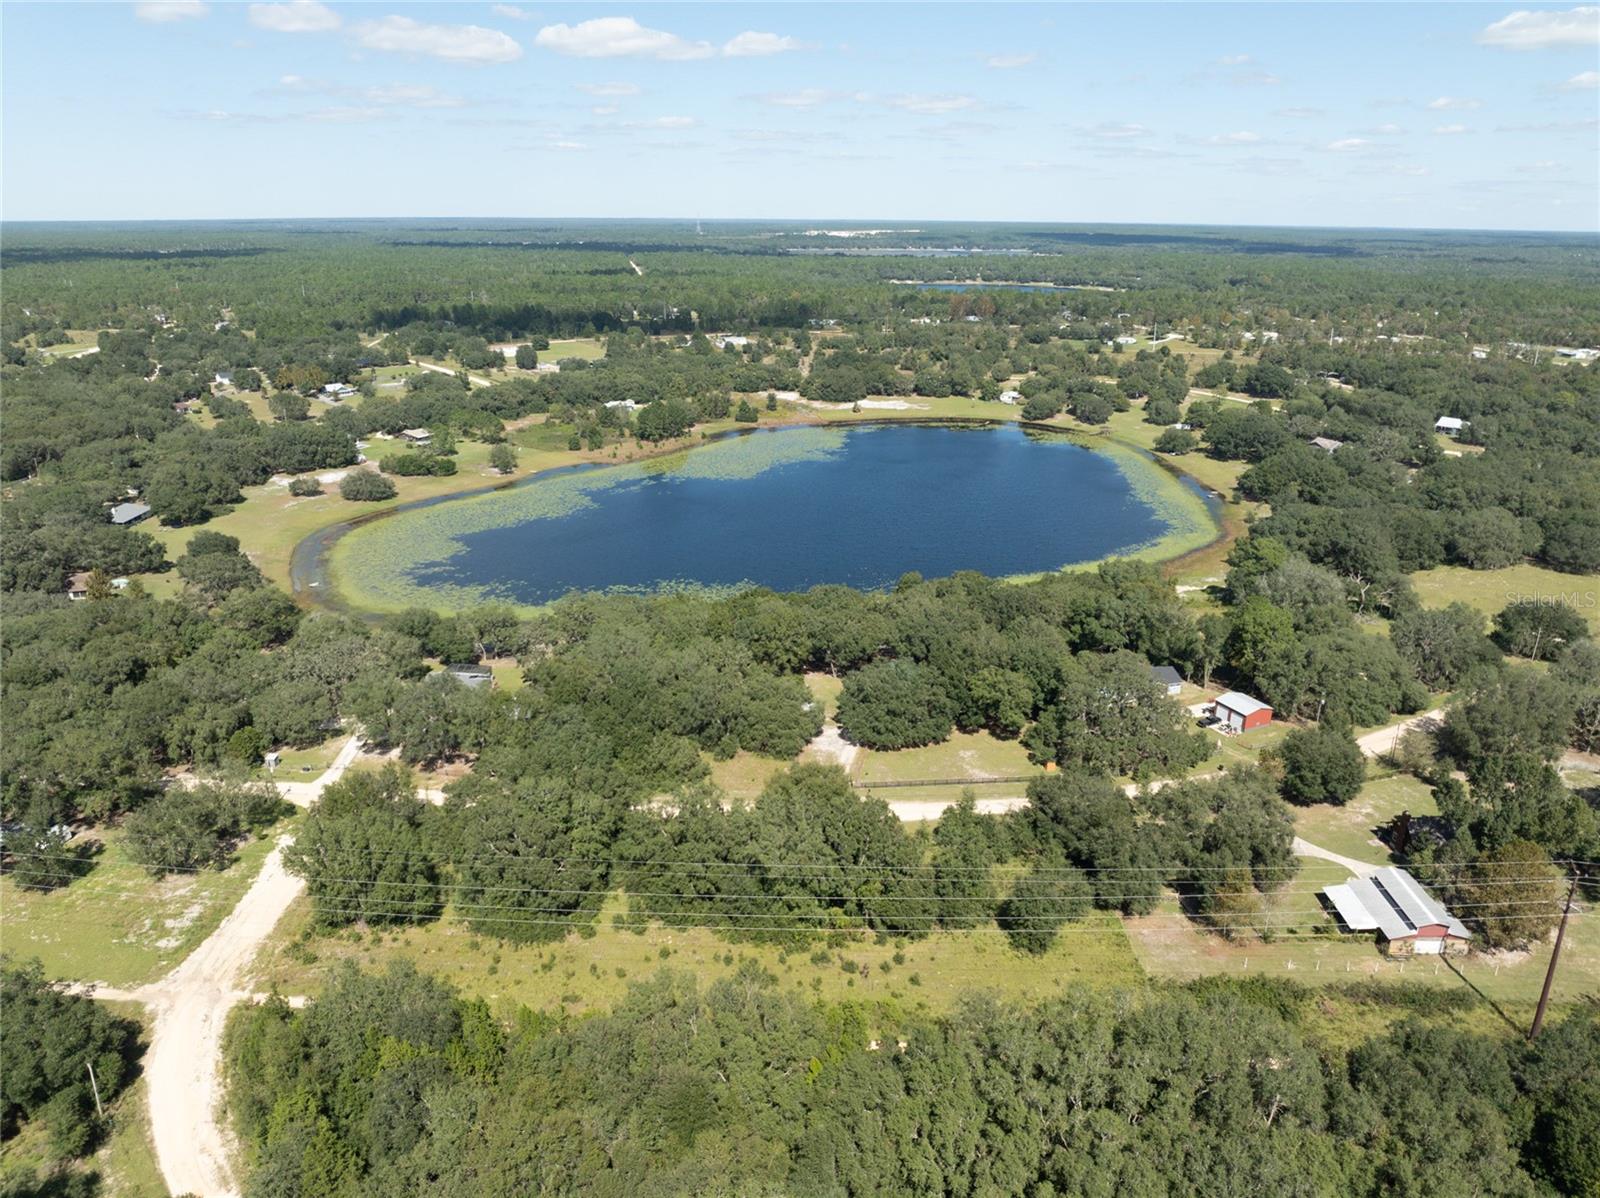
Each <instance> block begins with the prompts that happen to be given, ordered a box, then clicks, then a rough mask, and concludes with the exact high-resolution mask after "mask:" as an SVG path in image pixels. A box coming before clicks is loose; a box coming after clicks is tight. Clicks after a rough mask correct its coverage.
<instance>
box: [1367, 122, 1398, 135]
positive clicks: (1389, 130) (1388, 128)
mask: <svg viewBox="0 0 1600 1198" xmlns="http://www.w3.org/2000/svg"><path fill="white" fill-rule="evenodd" d="M1368 132H1369V133H1372V134H1374V135H1375V136H1377V137H1394V136H1395V135H1396V134H1399V133H1404V132H1405V129H1404V128H1402V127H1401V126H1399V125H1397V124H1395V123H1394V122H1393V121H1385V122H1384V123H1383V124H1381V125H1374V126H1373V127H1372V128H1371V129H1369V130H1368Z"/></svg>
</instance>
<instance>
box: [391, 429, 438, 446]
mask: <svg viewBox="0 0 1600 1198" xmlns="http://www.w3.org/2000/svg"><path fill="white" fill-rule="evenodd" d="M399 435H400V439H401V440H402V441H410V442H411V444H413V445H427V444H428V443H429V442H430V441H432V440H433V434H432V433H430V432H429V431H428V430H427V429H425V428H403V429H401V430H400V434H399Z"/></svg>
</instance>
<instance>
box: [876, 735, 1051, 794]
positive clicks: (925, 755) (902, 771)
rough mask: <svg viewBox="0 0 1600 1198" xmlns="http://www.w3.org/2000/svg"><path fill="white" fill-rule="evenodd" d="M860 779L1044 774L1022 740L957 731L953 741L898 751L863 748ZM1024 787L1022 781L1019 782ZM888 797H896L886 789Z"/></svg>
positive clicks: (956, 778)
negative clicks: (1030, 759) (1031, 758)
mask: <svg viewBox="0 0 1600 1198" xmlns="http://www.w3.org/2000/svg"><path fill="white" fill-rule="evenodd" d="M851 772H852V775H853V777H854V779H855V780H856V781H857V782H860V783H863V784H867V785H871V784H875V783H886V782H954V783H968V782H984V781H988V780H991V779H994V778H1017V777H1033V776H1034V775H1041V776H1042V774H1043V772H1044V771H1043V770H1041V769H1040V768H1039V767H1038V766H1036V765H1034V764H1033V763H1032V762H1030V761H1029V760H1028V751H1027V750H1026V749H1024V748H1023V747H1022V744H1021V743H1020V742H1019V741H1014V740H1000V739H998V738H996V737H994V736H991V735H990V734H989V733H987V732H955V733H952V734H951V736H950V739H949V740H946V741H944V742H942V743H941V744H937V745H925V746H923V747H922V748H919V749H900V750H898V751H896V752H881V751H878V750H874V749H864V750H862V752H861V754H860V756H858V757H857V758H856V764H855V768H854V770H852V771H851ZM1016 785H1018V786H1021V785H1022V784H1021V783H1018V784H1016ZM885 795H886V797H894V796H893V795H891V794H889V791H887V790H886V791H885Z"/></svg>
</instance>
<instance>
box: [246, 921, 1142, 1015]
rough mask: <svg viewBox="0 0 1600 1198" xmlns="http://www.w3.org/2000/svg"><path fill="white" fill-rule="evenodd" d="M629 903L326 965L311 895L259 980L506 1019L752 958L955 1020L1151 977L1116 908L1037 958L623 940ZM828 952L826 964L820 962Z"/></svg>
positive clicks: (401, 941)
mask: <svg viewBox="0 0 1600 1198" xmlns="http://www.w3.org/2000/svg"><path fill="white" fill-rule="evenodd" d="M625 908H626V900H625V899H624V898H623V897H622V896H621V895H612V896H611V897H610V898H609V899H608V900H607V902H606V906H605V908H604V909H603V911H602V913H601V917H600V919H599V920H598V921H597V923H596V932H595V935H594V936H592V937H590V938H587V939H586V938H584V937H582V936H579V935H578V934H576V933H573V934H571V935H568V936H567V937H566V938H565V939H563V940H560V941H558V942H555V943H552V944H533V945H514V944H509V943H504V942H501V941H499V940H496V939H494V938H493V937H491V936H484V935H480V934H479V933H476V932H474V931H473V930H472V929H471V928H469V927H467V926H466V925H464V924H462V923H459V922H457V921H456V920H454V919H453V918H452V917H450V916H449V915H448V914H447V915H446V918H445V919H444V920H442V921H440V922H438V923H434V924H425V925H421V926H416V927H407V928H404V929H402V930H400V931H397V932H390V933H386V934H385V933H373V934H360V933H347V934H343V935H335V936H327V937H318V938H315V939H312V940H311V941H310V942H309V949H310V952H311V953H312V954H314V956H315V960H312V961H307V960H305V959H304V957H305V954H304V952H302V951H293V950H291V945H292V942H293V941H294V939H295V937H297V936H298V935H299V933H300V931H301V929H303V928H304V927H306V926H307V924H308V922H309V918H310V906H309V903H308V902H307V900H305V899H300V900H297V901H296V904H295V906H294V907H293V908H291V910H290V913H289V915H288V916H287V917H286V918H285V919H284V920H283V922H281V923H280V924H279V926H278V931H277V933H276V934H275V936H274V939H273V940H272V941H270V942H269V943H268V945H267V946H266V947H265V948H264V950H263V952H262V955H261V956H260V957H259V958H258V959H257V961H256V964H255V966H254V968H253V981H254V984H255V985H256V986H257V987H259V988H262V989H268V988H273V987H275V988H276V989H277V990H278V991H279V992H281V993H283V994H315V993H316V992H317V991H318V990H319V989H320V988H321V986H322V984H323V981H324V980H325V979H326V978H327V977H328V976H329V975H330V974H331V972H332V971H333V970H334V969H335V968H337V966H338V964H339V963H340V962H341V961H344V960H353V961H355V962H357V963H358V964H360V965H361V966H362V967H363V968H365V969H375V968H382V967H383V965H384V964H385V963H386V962H388V961H391V960H396V959H405V960H410V961H413V962H415V963H416V965H417V967H418V968H419V969H422V970H424V971H425V972H428V973H433V974H436V975H438V976H439V977H441V978H444V979H445V980H446V981H449V982H452V983H454V984H455V985H456V986H458V987H460V988H461V990H462V991H463V992H465V993H467V994H470V995H477V996H481V997H483V998H484V999H486V1000H487V1001H489V1002H490V1003H491V1004H492V1005H493V1006H494V1007H495V1008H496V1009H497V1010H500V1011H505V1010H507V1009H509V1008H511V1007H514V1006H515V1005H517V1004H525V1005H527V1006H529V1007H532V1008H534V1009H536V1010H553V1009H556V1008H565V1009H566V1010H568V1011H572V1012H583V1011H592V1010H603V1009H606V1008H608V1007H611V1006H613V1005H615V1004H616V1003H617V1002H618V1000H620V999H621V998H622V997H623V996H624V995H625V994H626V992H627V988H628V986H629V985H630V984H632V983H635V982H639V981H643V980H645V979H647V978H649V977H650V976H651V975H653V974H654V973H656V972H657V971H658V970H660V969H663V968H667V969H678V970H687V971H689V972H691V973H693V974H694V975H695V976H696V977H697V978H699V979H700V982H701V984H702V985H704V984H706V983H709V982H711V981H713V980H715V979H717V978H721V977H726V976H728V975H730V974H732V973H733V972H734V971H735V970H736V969H737V968H738V967H739V965H740V963H741V962H742V961H755V962H757V963H758V964H760V965H761V966H762V967H763V968H765V969H767V970H769V971H770V972H771V973H772V974H773V975H774V976H775V977H777V979H778V983H779V985H780V986H782V987H783V988H784V989H786V990H791V991H793V992H794V993H795V994H796V995H799V996H809V997H813V998H817V999H821V1000H824V1001H829V1002H839V1001H843V1000H849V999H892V1000H894V1001H896V1002H899V1003H902V1004H904V1005H905V1006H907V1007H910V1008H925V1009H927V1010H930V1011H947V1010H949V1009H950V1008H951V1007H952V1006H953V1005H954V1004H955V1003H956V1002H957V1001H958V1000H959V999H960V997H961V996H962V995H963V994H967V993H970V992H973V991H987V992H992V993H997V994H1000V995H1002V996H1004V997H1007V998H1012V999H1017V1000H1021V1001H1030V1002H1031V1001H1036V1000H1038V999H1041V998H1046V997H1048V996H1050V995H1052V994H1056V993H1058V992H1059V991H1060V990H1061V989H1062V988H1063V987H1065V986H1068V985H1071V984H1073V983H1091V984H1096V985H1134V984H1137V983H1138V982H1139V981H1140V980H1141V976H1142V975H1141V973H1140V970H1139V966H1138V964H1137V963H1136V962H1135V960H1134V957H1133V953H1132V951H1131V949H1130V947H1129V944H1128V938H1127V936H1126V935H1125V934H1124V933H1123V929H1122V924H1121V921H1120V920H1119V919H1118V918H1117V917H1116V916H1115V915H1108V914H1106V913H1103V912H1093V913H1091V914H1090V915H1089V916H1088V917H1087V918H1085V919H1084V920H1083V921H1082V922H1080V923H1076V924H1070V925H1068V926H1067V927H1065V928H1063V929H1062V931H1061V934H1060V936H1059V937H1058V939H1057V941H1056V944H1055V945H1054V946H1053V947H1052V948H1051V949H1050V951H1049V952H1046V953H1044V954H1042V955H1041V956H1038V957H1033V956H1029V955H1026V954H1023V953H1019V952H1017V951H1016V950H1014V949H1013V948H1011V946H1010V944H1009V943H1008V942H1007V940H1006V938H1005V936H1004V935H1003V934H1002V933H1001V932H1000V931H999V929H997V928H995V927H994V926H993V925H992V924H991V925H990V926H989V927H986V928H980V929H975V930H972V931H965V932H936V933H934V934H933V935H931V936H928V937H925V938H922V939H909V940H907V939H899V940H892V939H884V940H881V941H880V940H879V939H878V938H877V937H875V936H873V935H871V934H869V933H860V934H855V933H851V934H836V935H835V937H834V938H833V940H831V941H828V942H825V941H824V940H823V939H822V938H820V937H819V938H817V939H815V940H814V941H813V942H812V943H810V944H807V945H805V946H804V947H789V948H787V949H780V948H777V947H774V946H770V945H752V944H735V943H732V942H729V941H727V940H725V939H723V938H722V937H720V936H719V935H717V934H716V933H715V932H712V931H708V930H703V929H692V930H689V931H668V930H666V929H664V928H661V927H651V928H649V929H647V930H646V931H644V932H643V933H637V932H632V931H622V930H619V929H617V928H616V927H614V926H613V925H612V924H611V916H612V915H613V914H615V913H618V912H621V911H623V910H625ZM286 950H291V951H286ZM824 950H825V951H826V953H827V957H826V959H821V958H819V959H817V960H813V955H814V954H818V953H819V952H821V951H824ZM897 954H899V955H900V957H901V959H900V960H899V961H897V960H896V959H895V958H896V955H897ZM297 957H298V958H300V959H296V958H297ZM846 963H848V964H849V968H848V970H847V968H846ZM863 966H864V967H865V969H864V971H863V968H862V967H863Z"/></svg>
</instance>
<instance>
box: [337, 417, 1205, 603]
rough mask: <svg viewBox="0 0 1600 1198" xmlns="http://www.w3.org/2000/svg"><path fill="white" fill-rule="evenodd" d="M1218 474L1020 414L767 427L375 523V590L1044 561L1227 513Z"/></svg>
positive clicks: (414, 596) (826, 577) (386, 597)
mask: <svg viewBox="0 0 1600 1198" xmlns="http://www.w3.org/2000/svg"><path fill="white" fill-rule="evenodd" d="M1200 495H1201V492H1200V491H1199V490H1198V489H1197V488H1195V487H1193V486H1192V485H1191V484H1189V483H1187V482H1186V481H1179V480H1178V479H1175V478H1173V477H1171V476H1170V475H1167V474H1165V473H1164V472H1163V471H1161V470H1160V468H1159V467H1158V466H1156V465H1155V464H1154V463H1153V462H1150V461H1149V460H1148V459H1146V458H1143V457H1142V456H1140V455H1138V454H1135V453H1133V452H1132V451H1127V450H1124V451H1120V452H1119V453H1118V454H1117V455H1116V456H1113V455H1111V454H1108V453H1103V452H1099V451H1096V450H1091V449H1087V448H1084V447H1082V446H1080V445H1078V444H1075V443H1073V442H1071V441H1069V440H1067V439H1066V438H1064V437H1060V436H1053V435H1048V434H1047V435H1043V436H1038V435H1033V434H1030V433H1028V432H1026V431H1024V430H1023V429H1021V428H1018V427H1016V426H1015V425H1001V426H994V427H976V428H973V427H968V428H962V427H951V426H932V425H893V426H891V425H871V426H855V427H848V428H839V427H833V428H827V429H817V428H795V429H779V430H771V431H757V432H752V433H749V434H745V435H743V436H740V437H737V438H728V439H725V440H722V441H719V442H715V443H713V444H710V445H708V446H706V447H703V448H699V449H695V450H692V451H690V452H689V453H687V454H683V455H679V456H678V457H677V458H675V459H667V460H666V461H664V462H662V463H646V464H629V465H622V466H611V467H599V468H592V467H591V468H579V469H576V470H565V471H556V472H552V473H551V474H548V475H542V476H539V477H537V478H534V479H531V480H529V481H528V482H526V483H524V484H519V485H518V486H515V487H512V488H510V489H507V490H502V491H498V492H495V493H493V494H490V495H480V496H476V497H465V498H458V499H451V500H447V501H444V502H442V503H435V504H431V505H426V506H419V507H418V508H416V509H413V510H411V511H401V512H399V513H397V514H396V515H394V516H393V517H390V518H386V519H383V520H379V521H375V522H373V523H372V524H370V525H368V526H365V527H363V528H360V529H357V530H356V531H355V532H354V533H353V534H352V535H351V537H350V541H351V544H350V545H349V547H348V548H349V556H348V557H347V558H344V559H337V558H336V561H337V563H338V564H337V572H338V574H339V576H340V579H341V581H340V584H339V585H340V586H341V587H343V586H345V585H346V584H348V585H349V586H350V588H351V590H350V592H349V594H350V597H351V598H352V600H354V601H355V602H357V604H358V605H361V604H372V605H385V606H400V605H404V604H406V603H408V602H430V601H436V600H442V602H436V603H435V605H439V606H446V607H450V606H459V605H461V604H463V603H465V602H468V601H471V600H472V599H482V598H487V597H493V598H500V599H509V600H512V601H515V602H519V603H524V604H541V603H545V602H548V601H550V600H552V599H556V598H559V597H560V596H561V595H563V594H566V593H567V592H569V591H574V590H580V591H598V590H610V589H619V590H638V591H649V590H654V589H659V588H661V587H663V586H667V585H673V584H683V583H688V584H698V585H703V586H709V587H730V586H735V585H738V584H741V583H754V584H758V585H762V586H767V587H772V588H773V589H775V590H784V591H794V590H804V589H806V588H808V587H811V586H815V585H818V584H820V583H845V584H848V585H850V586H854V587H861V588H878V587H883V586H887V585H890V584H892V583H893V582H894V581H895V580H896V579H898V578H899V577H900V576H901V575H902V574H904V573H906V572H908V571H913V570H914V571H919V572H921V573H922V574H923V575H925V576H927V577H938V576H943V575H948V574H951V573H954V572H956V571H958V570H978V571H981V572H983V573H985V574H989V575H999V576H1005V575H1016V574H1030V573H1036V572H1040V571H1046V570H1055V569H1058V568H1060V567H1061V566H1064V565H1069V564H1073V563H1079V562H1086V561H1094V560H1098V559H1101V558H1104V557H1107V556H1110V555H1113V554H1118V553H1122V552H1128V551H1131V550H1133V549H1136V548H1140V547H1146V546H1149V545H1151V544H1152V543H1153V542H1156V541H1158V540H1160V539H1162V538H1164V537H1171V536H1186V537H1187V538H1188V541H1187V542H1186V543H1185V544H1184V546H1183V547H1184V548H1188V547H1192V546H1193V544H1195V543H1204V542H1205V541H1206V540H1209V539H1210V537H1211V536H1212V535H1214V531H1215V526H1214V524H1213V523H1212V522H1211V518H1210V516H1209V514H1208V513H1207V510H1206V507H1205V504H1204V502H1203V501H1202V500H1201V499H1200V498H1199V496H1200Z"/></svg>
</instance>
